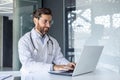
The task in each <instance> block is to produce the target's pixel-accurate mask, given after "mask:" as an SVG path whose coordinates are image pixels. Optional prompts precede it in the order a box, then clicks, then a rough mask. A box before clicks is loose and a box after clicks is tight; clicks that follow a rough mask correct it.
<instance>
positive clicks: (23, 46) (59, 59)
mask: <svg viewBox="0 0 120 80" xmlns="http://www.w3.org/2000/svg"><path fill="white" fill-rule="evenodd" d="M33 22H34V24H35V27H34V28H33V29H32V30H31V31H30V32H27V33H26V34H25V35H24V36H22V37H21V38H20V40H19V42H18V51H19V59H20V62H21V64H22V67H21V72H23V73H31V72H37V71H40V72H43V71H49V70H72V69H74V67H75V64H74V63H72V62H69V61H68V60H66V59H65V58H64V56H63V54H62V53H61V49H60V46H59V44H58V42H57V40H56V39H55V38H53V37H51V36H50V35H49V34H47V33H48V31H49V28H50V27H51V24H52V12H51V10H50V9H49V8H39V9H37V10H35V11H34V12H33Z"/></svg>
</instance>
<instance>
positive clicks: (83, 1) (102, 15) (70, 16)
mask: <svg viewBox="0 0 120 80" xmlns="http://www.w3.org/2000/svg"><path fill="white" fill-rule="evenodd" d="M67 1H68V2H69V4H68V3H67ZM70 1H71V2H70ZM73 3H74V4H73ZM119 4H120V0H66V20H67V23H66V24H67V26H66V30H68V36H67V38H68V44H67V45H68V46H67V48H68V50H67V53H68V54H67V55H68V57H69V53H70V51H69V49H70V48H71V47H72V48H73V49H74V51H73V52H72V55H74V56H75V61H77V60H78V59H77V58H78V56H79V55H80V53H81V51H82V49H83V47H84V46H85V45H103V46H104V49H103V52H102V55H101V57H100V60H99V63H98V67H104V68H107V69H110V70H112V71H115V72H120V5H119ZM93 57H94V56H93Z"/></svg>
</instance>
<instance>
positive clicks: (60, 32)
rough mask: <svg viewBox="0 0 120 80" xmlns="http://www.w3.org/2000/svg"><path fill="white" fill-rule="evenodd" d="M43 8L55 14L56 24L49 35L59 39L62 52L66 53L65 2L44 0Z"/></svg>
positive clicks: (62, 0)
mask: <svg viewBox="0 0 120 80" xmlns="http://www.w3.org/2000/svg"><path fill="white" fill-rule="evenodd" d="M42 6H43V7H48V8H50V9H51V10H52V12H53V20H54V24H53V25H52V26H51V29H50V32H49V33H50V34H51V35H52V36H53V37H54V38H56V39H57V41H58V42H59V44H60V47H61V50H62V52H63V53H65V44H64V43H65V40H64V39H65V32H64V31H65V26H64V24H65V23H64V22H65V21H64V20H65V19H64V15H65V14H64V0H52V1H51V0H43V5H42Z"/></svg>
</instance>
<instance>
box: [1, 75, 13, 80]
mask: <svg viewBox="0 0 120 80" xmlns="http://www.w3.org/2000/svg"><path fill="white" fill-rule="evenodd" d="M10 77H12V75H0V80H6V79H8V78H10Z"/></svg>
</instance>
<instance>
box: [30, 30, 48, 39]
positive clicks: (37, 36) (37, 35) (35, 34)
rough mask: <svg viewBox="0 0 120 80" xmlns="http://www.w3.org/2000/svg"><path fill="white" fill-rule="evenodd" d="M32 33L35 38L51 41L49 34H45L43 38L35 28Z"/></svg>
mask: <svg viewBox="0 0 120 80" xmlns="http://www.w3.org/2000/svg"><path fill="white" fill-rule="evenodd" d="M31 33H32V36H33V38H45V39H46V40H49V37H48V36H47V34H45V35H44V37H43V36H41V35H40V33H38V32H37V31H36V30H35V28H33V29H32V30H31Z"/></svg>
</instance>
